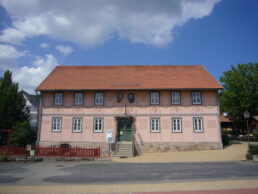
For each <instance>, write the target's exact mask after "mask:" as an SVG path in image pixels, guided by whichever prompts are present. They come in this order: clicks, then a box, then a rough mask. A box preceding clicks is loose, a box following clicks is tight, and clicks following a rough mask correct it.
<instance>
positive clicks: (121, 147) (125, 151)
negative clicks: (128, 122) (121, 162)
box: [114, 142, 134, 157]
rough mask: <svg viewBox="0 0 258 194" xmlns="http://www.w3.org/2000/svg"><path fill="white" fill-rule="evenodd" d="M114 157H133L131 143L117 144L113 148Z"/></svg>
mask: <svg viewBox="0 0 258 194" xmlns="http://www.w3.org/2000/svg"><path fill="white" fill-rule="evenodd" d="M114 156H116V157H133V156H134V148H133V142H117V143H116V146H115V152H114Z"/></svg>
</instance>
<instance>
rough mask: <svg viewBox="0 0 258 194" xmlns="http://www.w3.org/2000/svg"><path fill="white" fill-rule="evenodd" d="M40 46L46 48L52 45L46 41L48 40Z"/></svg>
mask: <svg viewBox="0 0 258 194" xmlns="http://www.w3.org/2000/svg"><path fill="white" fill-rule="evenodd" d="M39 46H40V47H41V48H44V49H47V48H49V47H50V45H49V44H48V43H46V42H43V43H41V44H40V45H39Z"/></svg>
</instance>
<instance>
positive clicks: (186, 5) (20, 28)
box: [0, 0, 258, 92]
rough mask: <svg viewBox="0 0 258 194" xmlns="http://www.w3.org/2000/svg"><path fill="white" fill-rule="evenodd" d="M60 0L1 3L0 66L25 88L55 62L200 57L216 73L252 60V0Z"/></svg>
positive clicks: (257, 41) (255, 46)
mask: <svg viewBox="0 0 258 194" xmlns="http://www.w3.org/2000/svg"><path fill="white" fill-rule="evenodd" d="M48 1H49V2H48ZM60 2H61V1H57V0H54V1H53V0H52V1H50V0H45V1H40V0H8V1H7V0H3V1H2V3H1V6H0V72H1V74H2V72H3V71H4V70H5V69H11V70H12V71H13V76H14V80H15V81H17V82H19V83H20V85H21V88H23V89H25V90H27V91H29V92H33V90H34V89H35V87H36V86H37V85H38V84H39V83H40V82H41V81H42V79H44V77H45V76H46V75H47V74H48V73H49V72H50V71H51V70H52V69H53V68H54V67H55V66H56V65H195V64H201V65H204V66H205V67H206V68H207V69H208V71H209V72H210V73H211V74H212V75H213V76H214V77H215V78H216V79H217V80H218V79H219V77H220V76H221V75H222V74H223V72H224V71H226V70H229V69H230V66H231V65H237V64H238V63H248V62H257V61H258V11H257V10H258V1H257V0H222V1H219V0H191V1H188V0H183V1H179V0H178V1H177V0H164V1H158V0H148V1H147V0H146V1H145V0H143V1H141V3H139V1H136V0H130V1H129V0H124V1H117V0H110V1H103V0H99V1H97V3H96V1H95V2H94V1H92V0H89V1H85V0H78V1H76V2H77V3H76V5H74V4H69V3H68V1H67V2H66V3H62V4H61V3H60ZM62 2H64V1H62ZM161 2H162V3H161ZM48 6H50V7H48Z"/></svg>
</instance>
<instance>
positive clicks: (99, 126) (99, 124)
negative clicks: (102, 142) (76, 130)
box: [93, 118, 104, 133]
mask: <svg viewBox="0 0 258 194" xmlns="http://www.w3.org/2000/svg"><path fill="white" fill-rule="evenodd" d="M103 125H104V121H103V118H95V119H94V129H93V131H94V133H102V132H103V127H104V126H103Z"/></svg>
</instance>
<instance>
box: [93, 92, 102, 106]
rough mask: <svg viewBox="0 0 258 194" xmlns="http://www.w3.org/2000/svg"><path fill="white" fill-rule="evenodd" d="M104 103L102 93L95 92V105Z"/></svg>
mask: <svg viewBox="0 0 258 194" xmlns="http://www.w3.org/2000/svg"><path fill="white" fill-rule="evenodd" d="M103 104H104V93H95V105H103Z"/></svg>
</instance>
